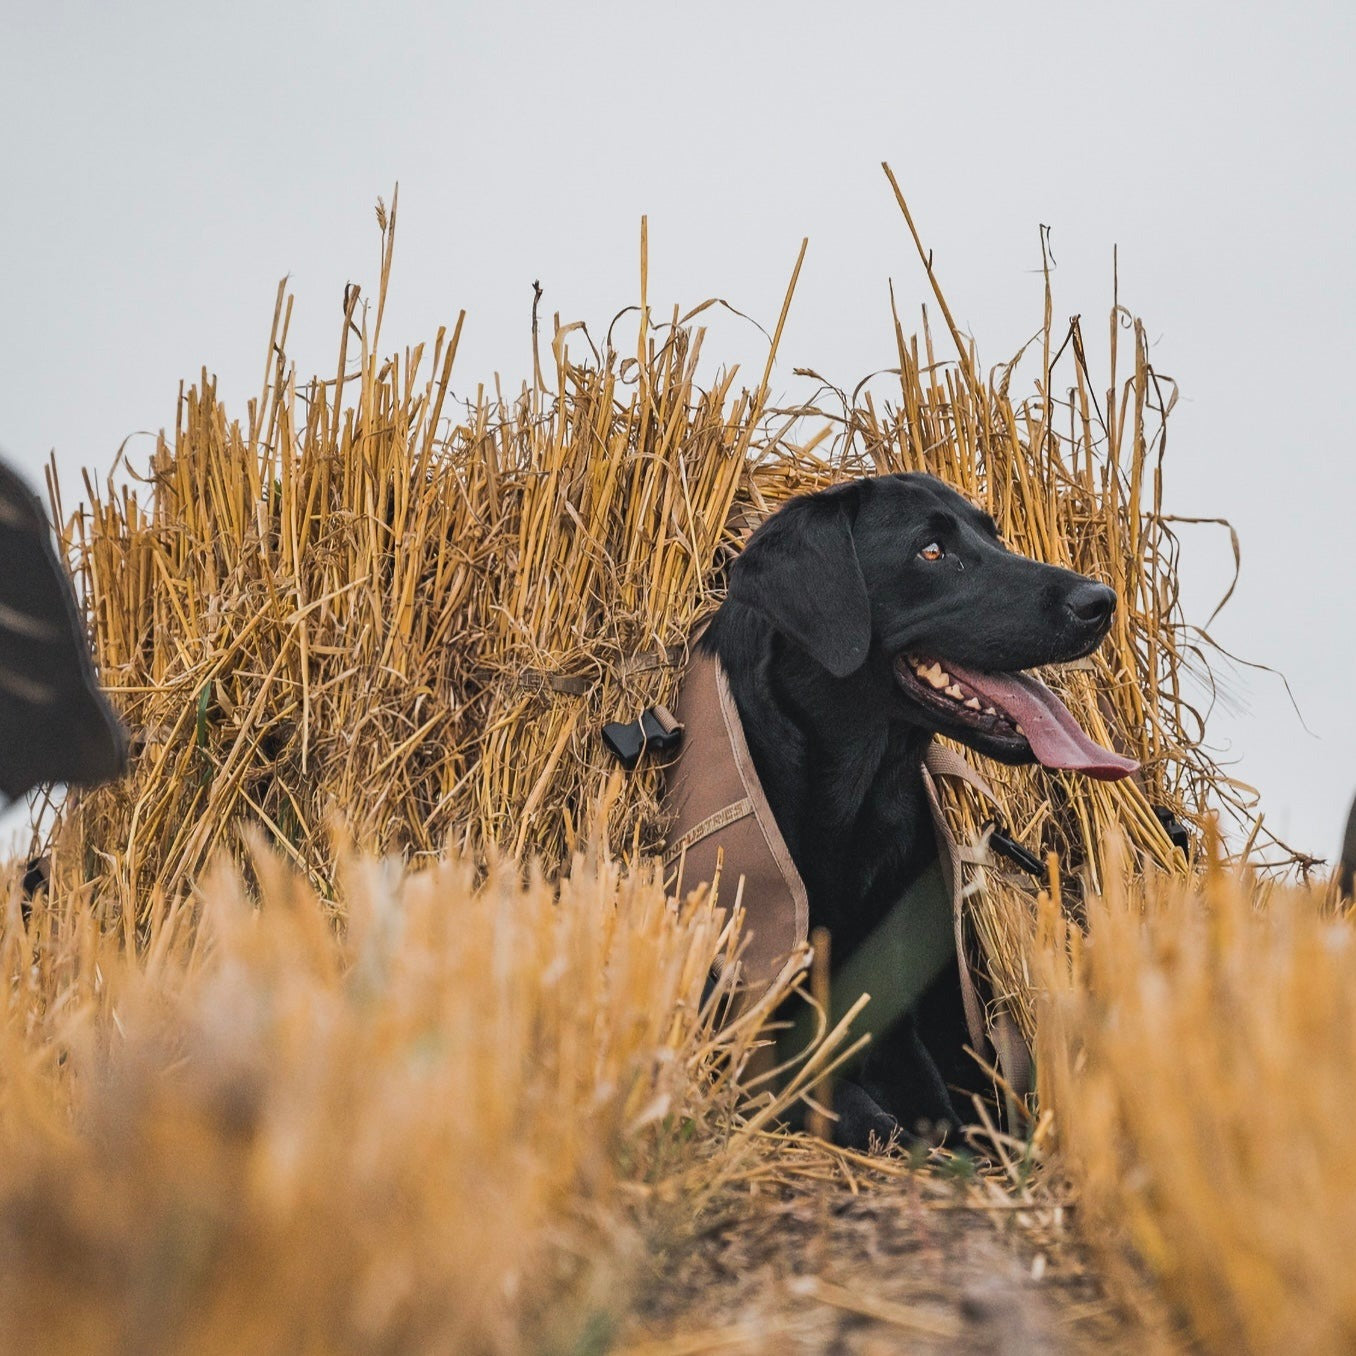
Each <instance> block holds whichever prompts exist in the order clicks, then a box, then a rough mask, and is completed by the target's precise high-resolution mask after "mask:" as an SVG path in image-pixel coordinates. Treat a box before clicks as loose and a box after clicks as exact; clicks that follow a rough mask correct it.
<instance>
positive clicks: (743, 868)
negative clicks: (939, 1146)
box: [664, 649, 1030, 1093]
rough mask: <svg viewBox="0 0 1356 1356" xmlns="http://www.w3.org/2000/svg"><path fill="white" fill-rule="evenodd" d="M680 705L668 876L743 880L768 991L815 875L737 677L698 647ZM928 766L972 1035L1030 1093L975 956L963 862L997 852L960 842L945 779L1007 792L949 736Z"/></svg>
mask: <svg viewBox="0 0 1356 1356" xmlns="http://www.w3.org/2000/svg"><path fill="white" fill-rule="evenodd" d="M674 714H675V716H676V717H677V719H678V720H679V721H680V722H681V723H682V725H683V748H682V753H681V755H680V756H679V759H678V762H677V764H676V765H675V767H674V768H672V769H671V770H670V772H669V777H668V787H667V790H666V793H665V798H664V808H665V810H666V811H667V812H668V814H669V815H670V816H671V827H670V830H669V843H668V847H667V849H666V850H665V854H664V865H665V870H666V874H667V876H668V881H669V884H670V887H671V888H673V887H674V886H676V885H677V884H678V881H679V876H680V874H681V878H682V880H683V881H686V882H689V883H692V884H696V883H699V882H701V881H709V880H713V879H714V878H715V877H716V873H717V870H718V869H719V870H720V871H721V874H722V875H723V877H724V879H725V880H726V881H729V880H731V879H732V878H733V879H735V880H742V893H741V896H740V904H741V906H742V908H743V910H744V927H745V934H746V939H747V941H746V946H745V949H744V952H743V955H742V959H741V967H742V968H741V976H740V978H741V981H742V983H743V984H744V985H746V986H747V987H748V988H749V989H750V990H752V991H754V992H761V991H762V990H763V989H765V988H766V987H767V986H768V985H770V984H771V983H772V982H773V980H775V979H776V977H777V975H778V974H779V973H780V971H781V969H782V965H783V963H784V962H785V960H786V959H787V957H788V956H790V954H791V953H792V952H793V951H795V950H796V949H797V947H799V946H801V945H802V944H803V943H804V942H805V941H806V940H807V938H808V936H809V929H810V908H809V901H808V898H807V896H806V892H805V883H804V882H803V881H802V880H801V878H800V873H799V872H798V871H797V870H796V864H795V862H793V861H792V859H791V853H790V852H789V851H788V849H787V846H786V842H785V840H784V839H783V837H782V834H781V830H780V829H779V828H778V827H777V821H776V819H775V818H774V817H773V814H772V808H771V806H770V805H769V804H768V801H767V796H766V795H765V794H764V792H763V787H762V784H761V783H760V782H759V780H758V774H757V773H756V772H755V770H754V766H753V759H752V757H751V756H750V754H749V747H748V743H747V741H746V740H745V738H744V729H743V726H742V725H741V723H740V720H739V711H738V709H737V708H736V706H735V701H734V697H733V695H732V694H731V692H730V685H729V682H728V681H727V679H726V677H725V673H724V671H723V670H722V669H721V667H720V663H719V661H718V660H716V659H715V657H714V656H712V655H710V654H707V653H705V652H703V651H700V650H695V649H694V650H693V651H692V656H691V659H690V661H689V664H688V669H687V672H686V674H685V675H684V678H683V684H682V688H681V690H680V691H679V694H678V700H677V702H676V704H675V710H674ZM922 772H923V787H924V790H925V792H926V795H927V802H928V807H929V810H930V811H931V814H932V827H933V832H934V834H935V836H936V839H937V853H938V858H939V862H940V866H941V872H942V880H943V882H944V886H945V889H946V892H947V894H948V895H949V897H950V901H951V912H952V917H953V921H954V926H955V935H956V956H957V960H958V965H959V971H960V983H961V995H962V998H963V1000H964V1003H965V1016H966V1022H967V1025H968V1026H969V1029H970V1039H971V1041H972V1043H973V1046H974V1049H975V1050H976V1052H978V1053H979V1054H980V1055H982V1056H985V1057H988V1056H989V1055H990V1054H991V1052H992V1050H993V1048H994V1047H996V1048H997V1053H998V1056H999V1062H1000V1063H1001V1064H1002V1066H1003V1070H1004V1074H1005V1076H1006V1077H1007V1078H1008V1080H1009V1082H1011V1083H1012V1084H1013V1085H1014V1087H1015V1089H1016V1090H1017V1091H1018V1092H1019V1093H1020V1092H1025V1091H1026V1088H1027V1086H1028V1084H1029V1082H1030V1057H1029V1055H1028V1054H1027V1051H1026V1048H1025V1046H1024V1045H1023V1044H1022V1042H1021V1040H1020V1037H1019V1036H1018V1035H1017V1031H1016V1027H1015V1024H1014V1023H1013V1022H1012V1020H1011V1018H1010V1017H1009V1016H1008V1015H1007V1013H1006V1012H1001V1011H1000V1012H998V1013H997V1014H996V1015H995V1021H994V1025H993V1029H992V1030H990V1029H989V1024H988V1023H987V1022H986V1020H985V1010H984V1004H983V1003H982V1002H981V999H980V995H979V992H978V990H977V988H976V986H975V982H974V977H973V975H972V974H971V970H970V965H969V961H968V958H967V947H966V938H965V911H964V901H963V894H964V889H965V882H964V880H963V877H962V863H967V862H968V863H975V864H983V863H986V862H987V860H988V857H987V852H986V851H985V850H984V849H982V848H981V849H978V850H976V849H972V848H966V847H962V846H961V845H960V844H959V843H957V841H956V838H955V835H954V834H953V833H952V832H951V829H950V827H949V826H948V824H947V823H946V819H945V817H944V815H943V812H942V803H941V797H940V795H939V794H938V788H937V781H936V779H937V778H938V777H955V778H958V779H960V780H961V781H964V782H966V783H968V784H969V785H970V786H971V787H973V788H974V789H975V790H976V791H977V792H978V793H979V794H980V795H982V796H983V797H984V798H985V799H986V800H988V801H990V802H992V803H994V804H995V805H997V798H996V797H995V795H994V793H993V790H992V789H991V788H990V786H989V784H988V783H987V782H986V781H985V780H984V778H983V777H981V776H980V775H979V773H978V772H976V771H975V770H974V768H972V767H971V766H970V765H969V763H967V762H966V761H965V759H964V758H962V757H961V756H960V754H958V753H955V752H954V751H952V750H951V749H948V748H943V747H942V746H941V745H939V744H935V743H934V744H932V745H930V746H929V748H928V751H927V756H926V761H925V763H924V765H923V769H922Z"/></svg>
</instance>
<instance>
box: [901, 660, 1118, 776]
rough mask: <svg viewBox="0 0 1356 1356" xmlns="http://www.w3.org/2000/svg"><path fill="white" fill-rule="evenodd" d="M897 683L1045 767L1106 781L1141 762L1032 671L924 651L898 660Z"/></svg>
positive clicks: (950, 719) (954, 720)
mask: <svg viewBox="0 0 1356 1356" xmlns="http://www.w3.org/2000/svg"><path fill="white" fill-rule="evenodd" d="M895 676H896V678H897V680H898V682H899V685H900V686H901V687H902V688H903V689H904V690H905V691H906V692H907V693H908V694H909V695H910V696H911V697H913V698H914V699H915V700H916V701H917V702H918V703H919V704H920V705H922V706H924V707H926V708H927V709H928V710H930V711H935V712H937V713H938V714H939V715H942V716H944V717H945V719H946V722H947V724H950V725H960V726H963V727H965V728H966V729H968V730H972V731H974V733H975V734H976V735H978V736H980V740H979V741H977V742H981V743H993V744H996V745H999V746H1000V747H1002V748H1003V749H1004V751H1005V752H1008V753H1020V752H1022V751H1023V745H1025V746H1026V747H1027V748H1029V749H1030V752H1031V756H1032V758H1033V759H1035V761H1036V762H1038V763H1041V764H1042V765H1043V766H1045V767H1050V768H1065V769H1069V770H1071V771H1074V772H1081V773H1083V774H1084V775H1085V776H1088V777H1096V778H1098V779H1100V780H1102V781H1116V780H1118V779H1119V778H1121V777H1128V776H1129V775H1130V774H1131V773H1132V772H1134V771H1135V769H1136V768H1138V767H1139V764H1138V763H1137V762H1135V761H1134V760H1133V759H1130V758H1123V757H1122V756H1121V755H1120V754H1119V753H1115V752H1113V751H1112V750H1111V749H1104V748H1103V747H1102V746H1101V745H1100V744H1098V743H1097V742H1096V741H1095V740H1093V739H1092V738H1090V737H1089V735H1088V734H1087V732H1086V731H1085V730H1084V729H1083V727H1082V726H1081V725H1079V723H1078V722H1077V721H1076V720H1075V719H1074V717H1073V713H1072V712H1071V711H1070V710H1069V708H1068V707H1067V706H1065V705H1064V703H1063V702H1062V701H1060V699H1059V698H1058V697H1057V696H1055V694H1054V693H1053V692H1051V691H1050V689H1049V688H1048V687H1046V686H1045V684H1044V683H1042V682H1040V681H1038V680H1037V679H1035V678H1033V677H1032V676H1031V675H1030V674H1029V673H980V672H978V671H976V670H974V669H967V668H961V667H960V666H959V665H957V664H954V663H951V662H949V661H943V660H940V659H930V658H926V657H923V656H920V655H913V654H909V655H900V656H899V657H898V658H897V659H896V660H895Z"/></svg>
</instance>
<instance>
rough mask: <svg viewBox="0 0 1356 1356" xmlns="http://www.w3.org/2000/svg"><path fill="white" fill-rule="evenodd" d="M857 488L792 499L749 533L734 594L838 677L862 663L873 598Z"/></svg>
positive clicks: (735, 571) (733, 573)
mask: <svg viewBox="0 0 1356 1356" xmlns="http://www.w3.org/2000/svg"><path fill="white" fill-rule="evenodd" d="M856 503H857V487H856V486H855V485H844V486H840V487H838V488H836V489H832V490H826V491H824V492H822V493H820V494H812V495H806V496H805V497H804V498H802V499H792V500H791V501H790V502H789V503H787V504H786V505H785V506H784V507H783V508H782V509H781V510H779V511H778V512H777V513H775V514H773V516H772V517H771V518H769V519H768V520H767V522H765V523H764V524H763V525H762V527H760V528H759V529H758V531H757V532H755V533H754V534H753V536H752V537H751V538H750V539H749V544H748V545H747V546H746V547H745V548H744V551H743V554H742V555H740V557H739V559H738V560H736V561H735V563H734V565H733V566H732V568H731V570H730V597H731V598H733V599H735V600H736V601H737V602H740V603H743V604H744V605H745V606H746V607H751V608H753V610H754V611H755V612H759V613H761V614H762V615H763V616H764V617H766V618H767V619H768V621H770V622H771V623H772V624H773V626H775V627H776V628H777V630H778V631H780V632H781V633H782V634H783V635H784V636H786V637H788V639H790V640H793V641H795V643H796V644H797V645H799V646H800V647H801V648H802V649H804V650H807V651H809V653H810V654H811V655H812V656H813V657H814V658H815V659H816V660H818V661H819V663H821V664H822V665H823V666H824V667H825V668H826V669H828V671H829V672H830V673H831V674H833V676H834V677H835V678H845V677H847V675H848V674H849V673H853V672H855V671H856V670H857V669H859V668H861V666H862V664H863V663H864V662H865V660H866V652H867V650H868V649H869V648H870V645H871V604H870V600H869V599H868V598H867V596H866V582H865V581H864V580H863V579H862V567H861V565H860V564H859V563H858V561H857V549H856V547H855V546H854V544H853V541H852V512H853V510H854V509H855V507H856Z"/></svg>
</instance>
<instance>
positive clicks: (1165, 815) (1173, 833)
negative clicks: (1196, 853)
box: [1152, 805, 1191, 858]
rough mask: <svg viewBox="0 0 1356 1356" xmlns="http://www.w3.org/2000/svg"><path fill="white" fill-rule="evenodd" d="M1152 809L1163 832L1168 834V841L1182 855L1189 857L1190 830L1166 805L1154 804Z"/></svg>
mask: <svg viewBox="0 0 1356 1356" xmlns="http://www.w3.org/2000/svg"><path fill="white" fill-rule="evenodd" d="M1152 809H1153V812H1154V815H1155V817H1156V818H1157V819H1158V822H1159V823H1160V824H1161V825H1162V826H1163V832H1164V833H1166V834H1167V835H1168V841H1169V842H1170V843H1171V844H1172V845H1173V847H1175V848H1176V849H1177V851H1178V852H1180V853H1181V854H1182V856H1183V857H1187V858H1190V856H1191V830H1190V829H1188V828H1187V826H1186V825H1185V824H1183V823H1182V821H1181V820H1180V819H1178V818H1177V816H1176V815H1174V814H1173V812H1172V811H1171V810H1169V809H1168V807H1167V806H1166V805H1155V806H1153V807H1152Z"/></svg>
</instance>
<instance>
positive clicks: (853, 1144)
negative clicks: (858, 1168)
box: [833, 1081, 902, 1154]
mask: <svg viewBox="0 0 1356 1356" xmlns="http://www.w3.org/2000/svg"><path fill="white" fill-rule="evenodd" d="M833 1109H834V1111H835V1112H837V1113H838V1123H837V1125H836V1126H835V1127H834V1132H833V1142H834V1143H835V1144H836V1145H838V1147H839V1148H840V1149H855V1150H857V1152H858V1153H864V1154H865V1153H881V1152H883V1151H884V1150H885V1149H888V1148H890V1147H891V1146H892V1145H894V1144H897V1143H898V1142H899V1139H900V1137H901V1134H902V1127H901V1126H900V1124H899V1122H898V1121H897V1120H895V1118H894V1117H893V1116H892V1115H890V1113H889V1112H888V1111H886V1110H885V1109H884V1108H883V1107H882V1106H880V1104H879V1103H877V1102H876V1100H875V1099H874V1098H873V1097H872V1096H871V1094H870V1093H868V1092H867V1091H866V1090H865V1089H864V1088H861V1087H858V1085H857V1084H856V1083H849V1082H846V1081H844V1082H841V1083H839V1084H838V1086H837V1087H836V1088H834V1090H833Z"/></svg>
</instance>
